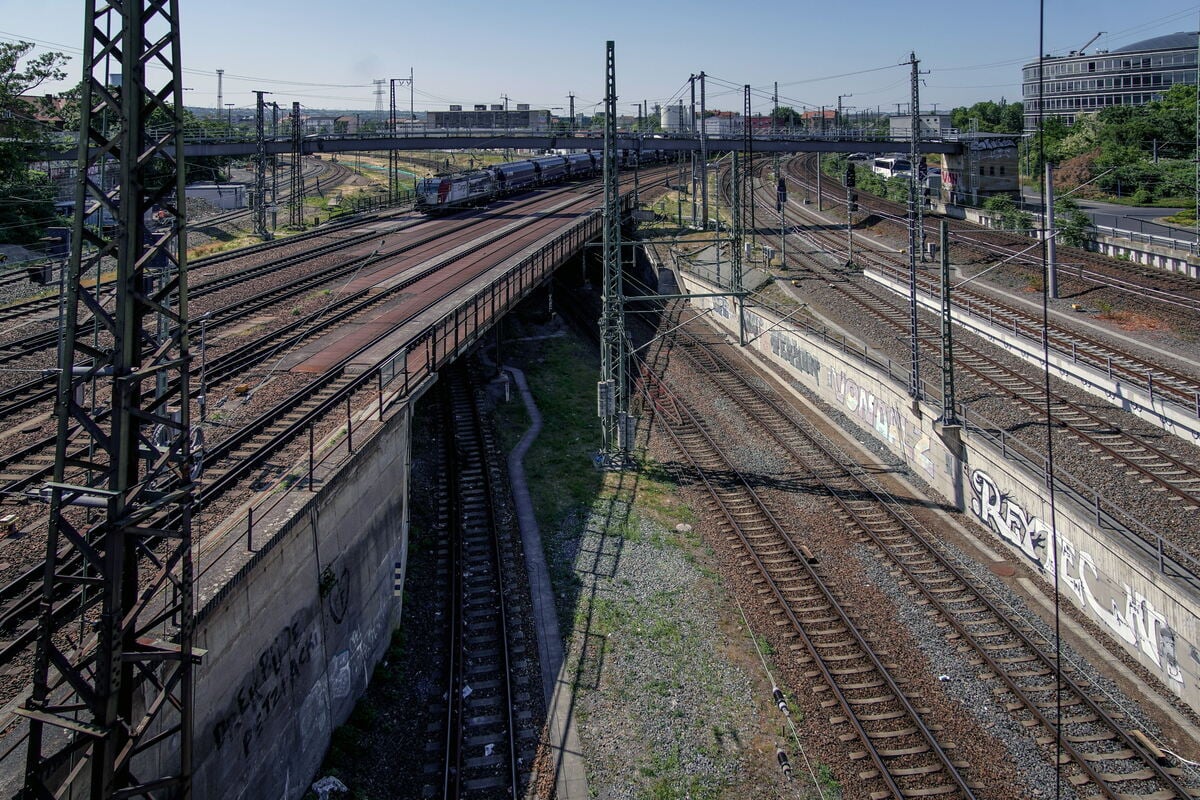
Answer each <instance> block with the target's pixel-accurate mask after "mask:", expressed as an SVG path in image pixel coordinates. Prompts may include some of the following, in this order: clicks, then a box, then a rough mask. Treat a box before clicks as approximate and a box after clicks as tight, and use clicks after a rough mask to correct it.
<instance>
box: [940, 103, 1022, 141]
mask: <svg viewBox="0 0 1200 800" xmlns="http://www.w3.org/2000/svg"><path fill="white" fill-rule="evenodd" d="M1024 113H1025V110H1024V106H1023V105H1022V104H1021V103H1010V102H1008V101H1007V100H1005V99H1004V98H1003V97H1002V98H1000V102H999V103H996V102H993V101H991V100H984V101H982V102H980V103H976V104H975V105H973V106H969V107H968V106H960V107H958V108H955V109H952V110H951V112H950V125H951V126H952V127H955V128H958V129H959V130H960V131H965V130H970V128H971V126H972V124H974V125H975V126H976V128H978V130H979V131H981V132H983V133H1020V132H1021V130H1022V128H1023V127H1024V124H1025V118H1024Z"/></svg>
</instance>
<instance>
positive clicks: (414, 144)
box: [38, 130, 963, 161]
mask: <svg viewBox="0 0 1200 800" xmlns="http://www.w3.org/2000/svg"><path fill="white" fill-rule="evenodd" d="M617 147H618V148H620V149H625V150H639V149H640V150H666V151H667V152H687V153H690V152H694V151H698V150H700V138H699V137H698V136H695V135H692V134H664V135H653V136H644V135H639V134H635V133H626V134H618V136H617ZM704 147H705V149H706V150H707V152H709V153H729V152H743V151H744V150H745V149H746V145H745V141H744V140H743V138H742V137H741V136H708V137H705V141H704ZM603 148H604V137H603V136H602V135H600V134H598V133H592V132H581V133H575V134H570V133H538V132H522V131H493V130H485V131H479V130H446V131H437V130H427V131H422V132H420V133H415V132H405V133H403V134H398V135H390V134H377V133H369V134H311V135H309V136H305V137H304V138H303V139H302V140H301V152H302V154H303V155H320V154H325V153H330V154H336V153H347V152H361V151H382V150H401V151H404V150H409V151H428V150H478V149H491V150H503V149H513V150H556V149H563V150H602V149H603ZM750 149H751V150H752V151H753V152H755V153H759V154H765V153H896V152H907V151H908V149H909V141H908V140H907V139H896V138H889V137H881V136H874V137H865V136H858V135H853V134H852V133H841V132H826V133H824V134H822V133H812V134H802V135H790V134H789V135H775V136H771V135H757V136H754V137H753V138H752V139H751V140H750ZM917 150H918V151H919V152H921V153H924V154H934V153H943V154H958V153H961V152H962V151H963V143H962V141H960V140H958V139H929V140H922V141H921V142H919V143H918V146H917ZM266 152H267V154H268V155H282V154H290V153H291V152H292V139H291V137H272V138H268V139H267V140H266ZM256 153H258V142H257V141H256V140H255V139H253V138H246V139H236V138H218V139H194V140H191V141H188V142H187V143H186V144H185V145H184V157H185V158H207V157H240V156H253V155H255V154H256ZM75 157H76V153H75V151H74V149H71V148H60V149H58V150H55V151H48V152H44V153H42V154H41V155H39V156H38V160H39V161H70V160H73V159H74V158H75Z"/></svg>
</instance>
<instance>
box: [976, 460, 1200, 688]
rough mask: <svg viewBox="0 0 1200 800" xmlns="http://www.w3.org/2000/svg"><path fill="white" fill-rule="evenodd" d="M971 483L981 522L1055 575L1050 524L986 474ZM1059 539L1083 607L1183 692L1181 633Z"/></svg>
mask: <svg viewBox="0 0 1200 800" xmlns="http://www.w3.org/2000/svg"><path fill="white" fill-rule="evenodd" d="M970 483H971V492H972V498H971V512H972V513H973V514H975V516H976V517H978V518H979V520H980V522H982V523H984V524H985V525H987V527H988V528H990V529H991V530H992V531H994V532H995V533H996V535H998V536H999V537H1000V538H1002V539H1004V540H1005V541H1006V542H1008V543H1009V544H1011V545H1013V546H1014V547H1015V548H1017V549H1018V550H1020V551H1021V552H1022V553H1023V554H1025V556H1026V557H1027V558H1029V560H1030V561H1032V562H1033V564H1034V565H1035V566H1036V567H1037V568H1038V569H1039V570H1040V571H1042V572H1043V573H1044V574H1048V575H1049V574H1053V573H1054V569H1055V564H1054V559H1055V552H1054V547H1052V546H1051V539H1050V534H1051V529H1050V526H1049V525H1047V524H1046V523H1044V522H1043V521H1042V520H1041V519H1039V518H1038V517H1037V516H1036V515H1034V514H1031V513H1029V511H1028V510H1026V509H1025V508H1024V507H1022V505H1021V504H1020V503H1018V502H1017V501H1016V500H1014V499H1013V498H1012V497H1011V496H1010V495H1008V494H1006V493H1005V492H1004V491H1003V490H1002V489H1001V488H1000V486H999V484H998V483H997V482H996V481H995V480H994V479H993V478H992V476H991V475H989V474H988V473H986V472H984V471H983V470H980V469H975V470H972V471H971V477H970ZM1057 539H1058V549H1059V550H1060V551H1061V554H1060V555H1059V556H1058V557H1059V559H1060V561H1061V564H1060V566H1061V572H1060V573H1059V576H1060V577H1061V579H1062V582H1063V584H1064V585H1065V586H1066V589H1067V591H1068V592H1069V593H1070V594H1071V595H1073V596H1074V598H1075V601H1076V603H1077V604H1078V605H1079V607H1080V608H1082V609H1084V610H1085V611H1087V612H1089V614H1090V615H1091V616H1092V618H1093V619H1095V620H1096V621H1097V622H1099V623H1100V624H1101V625H1103V626H1104V627H1106V628H1108V629H1109V630H1110V631H1112V633H1113V635H1114V636H1115V637H1116V638H1118V639H1120V640H1121V641H1123V642H1125V643H1126V644H1128V645H1129V646H1130V647H1132V648H1134V649H1136V650H1137V651H1139V652H1140V653H1142V654H1143V655H1144V656H1145V657H1146V658H1147V659H1149V661H1150V663H1153V664H1154V666H1156V667H1158V668H1159V669H1160V670H1161V671H1162V673H1163V674H1164V675H1165V676H1166V677H1167V678H1168V679H1169V680H1171V681H1172V682H1174V683H1176V684H1178V685H1179V688H1182V685H1183V684H1184V677H1183V670H1182V669H1181V667H1180V665H1179V661H1178V657H1177V644H1176V639H1177V634H1176V632H1175V631H1174V630H1173V629H1172V628H1171V627H1170V625H1169V624H1168V623H1167V618H1166V616H1165V615H1163V614H1162V613H1161V612H1160V611H1158V610H1156V609H1155V608H1154V604H1153V603H1152V602H1151V601H1150V600H1149V599H1148V598H1147V597H1145V596H1144V595H1143V594H1141V593H1140V592H1137V591H1135V590H1133V588H1132V587H1130V586H1129V584H1127V583H1121V584H1120V591H1117V589H1116V586H1114V585H1113V582H1112V581H1109V580H1105V578H1104V577H1103V576H1102V575H1101V573H1100V570H1099V568H1098V567H1097V566H1096V560H1095V558H1094V557H1093V556H1092V554H1091V553H1088V552H1086V551H1082V550H1080V549H1079V548H1078V547H1077V546H1076V545H1075V543H1074V542H1072V541H1071V540H1070V539H1069V538H1068V537H1067V536H1065V535H1063V533H1062V532H1061V531H1060V532H1059V533H1058V536H1057Z"/></svg>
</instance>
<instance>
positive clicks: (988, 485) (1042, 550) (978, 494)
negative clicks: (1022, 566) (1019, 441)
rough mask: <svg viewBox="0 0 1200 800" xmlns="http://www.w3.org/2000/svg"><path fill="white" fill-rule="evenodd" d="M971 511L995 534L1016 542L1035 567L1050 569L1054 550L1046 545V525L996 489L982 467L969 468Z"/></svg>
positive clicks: (1047, 535) (1013, 543) (1015, 544)
mask: <svg viewBox="0 0 1200 800" xmlns="http://www.w3.org/2000/svg"><path fill="white" fill-rule="evenodd" d="M971 489H972V491H973V496H972V498H971V511H972V512H974V514H975V516H977V517H979V521H980V522H982V523H983V524H984V525H987V526H988V527H989V528H991V529H992V530H993V531H994V532H995V533H996V535H997V536H999V537H1000V538H1002V539H1004V540H1005V541H1006V542H1009V543H1011V544H1012V545H1014V546H1016V547H1017V548H1018V549H1019V550H1020V551H1021V552H1022V553H1024V554H1025V555H1026V556H1028V557H1029V560H1030V561H1032V562H1033V563H1035V564H1037V566H1038V569H1042V570H1049V571H1051V572H1053V570H1054V553H1053V551H1052V550H1051V548H1050V547H1049V545H1048V539H1049V535H1050V528H1049V527H1047V526H1046V524H1045V523H1043V522H1042V521H1041V520H1040V519H1038V518H1037V517H1031V516H1030V515H1029V514H1026V513H1025V509H1023V508H1021V506H1019V505H1017V504H1016V503H1014V502H1013V501H1012V500H1011V499H1010V498H1009V497H1007V496H1005V495H1004V493H1003V492H1001V491H1000V487H999V486H997V485H996V482H995V481H993V480H992V476H990V475H988V474H987V473H986V472H984V471H982V470H978V469H977V470H973V471H972V472H971Z"/></svg>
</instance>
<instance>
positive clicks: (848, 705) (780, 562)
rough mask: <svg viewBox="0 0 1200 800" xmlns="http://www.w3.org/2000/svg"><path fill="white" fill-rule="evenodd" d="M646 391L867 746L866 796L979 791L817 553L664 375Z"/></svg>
mask: <svg viewBox="0 0 1200 800" xmlns="http://www.w3.org/2000/svg"><path fill="white" fill-rule="evenodd" d="M648 394H649V399H648V402H650V403H652V404H653V406H654V408H655V420H656V421H657V422H659V423H661V424H662V426H663V429H664V430H665V431H666V433H667V434H668V436H669V437H670V438H671V440H672V441H673V442H674V443H675V445H676V447H677V448H678V450H679V451H680V452H681V453H682V454H683V456H684V457H685V458H686V459H687V462H688V464H689V465H690V467H691V470H690V472H691V475H690V477H692V478H693V479H694V480H696V481H698V482H699V484H700V485H701V486H702V487H703V489H704V490H705V491H706V492H707V497H708V498H710V499H711V503H710V505H711V507H710V509H709V511H710V512H711V513H712V514H714V515H715V517H716V518H718V519H719V520H720V523H719V525H720V528H721V530H722V532H723V534H724V535H725V536H726V537H727V538H730V539H736V541H737V542H738V543H739V544H740V546H741V549H742V551H743V552H744V553H745V554H746V556H747V558H748V561H749V563H750V564H753V566H754V567H755V568H756V570H757V572H758V575H759V576H760V577H759V579H758V580H757V581H756V582H757V583H760V584H762V585H763V586H764V589H763V593H764V594H766V595H767V596H768V598H769V600H768V602H769V603H771V604H772V605H774V606H776V607H777V609H778V613H779V614H780V615H781V616H782V617H783V618H784V619H785V620H786V624H787V625H789V627H790V631H791V634H792V636H793V637H794V638H795V639H796V640H797V641H798V642H799V644H798V645H796V647H797V649H803V650H804V652H805V655H804V656H802V657H799V660H800V661H801V663H803V664H805V665H811V666H812V667H813V669H812V670H811V672H810V674H811V676H812V677H814V678H816V677H819V678H821V679H822V680H823V681H824V683H825V685H826V686H827V687H828V688H829V690H830V692H831V694H832V695H833V700H832V702H831V703H830V705H831V706H833V705H836V706H837V708H838V709H839V710H840V712H841V716H840V717H837V718H836V719H838V720H839V721H840V722H841V723H844V724H847V725H848V726H849V727H850V728H851V729H852V730H853V735H852V737H851V738H853V739H856V740H857V741H858V743H859V745H860V746H861V747H862V748H863V749H862V750H861V751H859V752H858V753H855V754H854V755H852V756H851V757H852V758H868V759H869V760H870V761H871V763H872V765H873V770H871V771H868V772H864V773H863V775H862V777H863V779H864V780H867V781H876V782H877V784H878V785H879V786H880V787H882V788H881V789H880V790H879V791H877V792H876V793H873V794H872V795H871V796H872V797H889V796H890V797H897V798H900V797H918V796H934V795H939V796H940V795H948V796H955V797H962V798H973V797H975V794H974V791H973V789H972V787H971V786H970V785H969V783H968V780H967V778H966V777H965V776H964V775H963V774H962V771H961V770H962V768H963V766H965V765H961V764H958V763H955V762H954V761H953V760H952V759H951V756H950V755H949V753H948V752H947V751H948V750H950V749H952V747H953V743H950V742H942V741H940V740H939V738H938V736H937V729H938V726H937V725H936V723H932V722H927V721H926V720H925V718H924V715H925V714H927V713H928V709H923V708H922V707H921V706H919V705H918V703H919V698H917V697H910V696H909V695H908V694H907V693H906V692H905V691H904V689H903V688H901V686H900V683H899V682H898V681H897V680H896V679H895V677H893V675H892V670H893V669H894V665H889V664H888V663H887V662H886V661H885V660H884V659H885V658H886V654H884V653H880V652H876V648H875V646H873V645H872V644H871V643H870V642H869V641H868V634H867V633H865V632H864V631H862V630H860V628H859V626H858V624H857V623H856V622H855V619H854V616H853V613H852V612H851V611H849V610H848V609H847V608H846V607H845V601H844V599H843V597H842V595H841V592H839V591H838V590H836V589H833V588H831V587H830V586H829V585H828V582H827V580H826V579H825V578H824V577H823V575H822V573H821V569H820V565H819V564H818V563H817V561H816V559H815V558H812V557H810V556H809V555H808V554H806V553H805V552H804V549H802V547H801V546H799V545H797V544H796V542H795V541H794V539H793V537H792V535H791V533H790V532H789V531H788V530H787V528H786V527H785V525H784V524H783V523H782V522H781V521H780V520H779V518H778V516H777V515H776V514H775V513H774V512H773V511H772V510H771V507H770V505H769V504H768V502H767V501H766V500H765V499H764V498H763V497H762V496H761V495H760V494H759V493H758V492H757V491H756V490H755V489H754V488H753V486H752V485H751V484H750V482H749V481H747V480H746V478H745V477H744V476H743V475H742V474H741V473H740V472H738V471H737V470H736V469H735V468H734V467H733V466H732V464H731V463H730V461H729V460H728V458H727V457H726V456H725V454H724V452H723V450H722V448H721V447H720V445H718V444H717V442H716V441H715V439H714V436H713V434H712V433H710V431H709V430H708V428H707V426H706V425H705V424H704V422H703V421H702V420H701V419H699V417H698V416H697V415H696V414H695V412H693V411H692V409H691V408H690V406H689V405H688V403H687V402H686V401H684V400H683V399H682V397H680V396H679V395H677V394H676V393H674V392H672V391H671V390H670V389H669V388H668V387H666V386H665V385H664V384H662V383H660V382H655V383H653V385H652V386H651V387H650V388H649V391H648Z"/></svg>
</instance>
